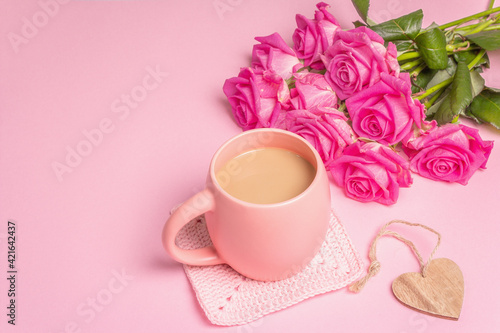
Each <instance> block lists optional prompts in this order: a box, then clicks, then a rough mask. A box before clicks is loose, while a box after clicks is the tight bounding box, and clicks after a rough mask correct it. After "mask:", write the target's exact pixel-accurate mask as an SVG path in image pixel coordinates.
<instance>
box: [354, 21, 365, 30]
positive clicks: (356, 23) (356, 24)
mask: <svg viewBox="0 0 500 333" xmlns="http://www.w3.org/2000/svg"><path fill="white" fill-rule="evenodd" d="M352 24H354V27H355V28H358V27H366V24H365V23H363V22H361V21H360V20H357V21H354V22H352Z"/></svg>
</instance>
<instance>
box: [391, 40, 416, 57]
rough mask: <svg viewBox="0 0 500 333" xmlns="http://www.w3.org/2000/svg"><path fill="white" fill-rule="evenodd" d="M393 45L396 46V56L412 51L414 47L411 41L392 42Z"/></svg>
mask: <svg viewBox="0 0 500 333" xmlns="http://www.w3.org/2000/svg"><path fill="white" fill-rule="evenodd" d="M393 43H394V44H395V45H396V49H397V50H398V55H399V54H403V53H405V52H407V51H410V50H413V45H414V43H413V41H410V40H403V41H394V42H393Z"/></svg>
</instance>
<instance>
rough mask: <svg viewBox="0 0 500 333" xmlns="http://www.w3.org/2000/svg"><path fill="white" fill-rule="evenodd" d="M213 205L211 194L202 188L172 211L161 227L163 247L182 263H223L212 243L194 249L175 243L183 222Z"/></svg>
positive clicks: (198, 264) (199, 264) (211, 208)
mask: <svg viewBox="0 0 500 333" xmlns="http://www.w3.org/2000/svg"><path fill="white" fill-rule="evenodd" d="M214 207H215V201H214V197H213V194H212V193H211V192H210V191H209V190H208V189H204V190H203V191H201V192H198V193H197V194H195V195H194V196H192V197H191V198H189V199H188V200H187V201H186V202H184V203H183V204H182V205H181V206H180V207H179V208H177V209H176V210H175V212H173V213H172V215H171V216H170V218H169V219H168V220H167V222H166V223H165V226H164V227H163V233H162V241H163V247H164V248H165V250H166V251H167V252H168V254H170V256H171V257H172V258H173V259H175V260H176V261H178V262H181V263H183V264H188V265H195V266H209V265H218V264H223V263H224V261H223V260H222V258H220V257H219V255H218V254H217V251H216V250H215V248H214V247H213V246H212V245H211V246H206V247H203V248H200V249H195V250H185V249H181V248H180V247H178V246H177V244H175V237H176V236H177V233H178V232H179V231H180V230H181V228H182V227H183V226H184V225H185V224H187V223H188V222H189V221H191V220H192V219H194V218H196V217H198V216H200V215H201V214H203V213H205V212H208V211H210V210H213V209H214Z"/></svg>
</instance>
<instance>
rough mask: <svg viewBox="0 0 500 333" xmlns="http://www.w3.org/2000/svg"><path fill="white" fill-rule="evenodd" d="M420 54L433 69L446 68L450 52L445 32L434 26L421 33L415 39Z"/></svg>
mask: <svg viewBox="0 0 500 333" xmlns="http://www.w3.org/2000/svg"><path fill="white" fill-rule="evenodd" d="M415 42H416V43H417V46H418V48H419V50H420V54H421V55H422V58H423V59H424V61H425V63H426V64H427V66H429V68H431V69H445V68H446V66H447V65H448V53H447V52H446V37H445V35H444V33H443V32H442V31H441V30H440V29H438V28H433V29H431V30H428V31H426V32H424V33H421V34H420V35H418V36H417V38H416V39H415Z"/></svg>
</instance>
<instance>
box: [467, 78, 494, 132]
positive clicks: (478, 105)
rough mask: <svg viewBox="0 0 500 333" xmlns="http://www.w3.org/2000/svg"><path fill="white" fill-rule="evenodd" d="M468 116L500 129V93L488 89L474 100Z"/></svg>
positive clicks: (468, 110)
mask: <svg viewBox="0 0 500 333" xmlns="http://www.w3.org/2000/svg"><path fill="white" fill-rule="evenodd" d="M466 115H467V116H470V117H473V118H474V119H476V120H477V121H479V122H486V123H490V124H492V125H493V126H495V127H496V128H498V129H500V91H498V90H493V89H491V88H488V87H486V88H485V89H484V90H483V91H482V92H481V93H480V94H479V95H477V96H476V98H474V100H473V101H472V103H471V104H470V105H469V107H468V108H467V112H466Z"/></svg>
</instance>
